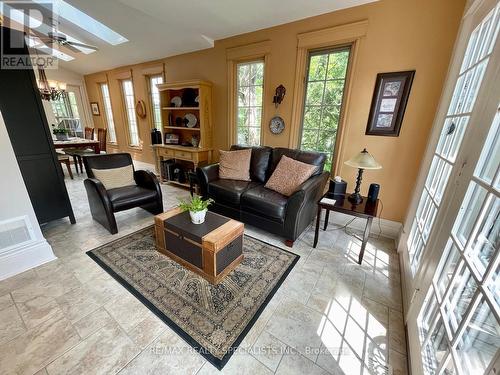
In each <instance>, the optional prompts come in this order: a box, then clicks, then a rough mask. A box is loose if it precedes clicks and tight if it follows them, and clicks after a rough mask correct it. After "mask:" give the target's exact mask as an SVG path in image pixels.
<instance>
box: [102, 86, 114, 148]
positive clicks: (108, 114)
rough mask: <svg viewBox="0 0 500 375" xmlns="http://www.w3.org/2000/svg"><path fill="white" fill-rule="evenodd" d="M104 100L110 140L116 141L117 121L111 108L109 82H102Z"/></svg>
mask: <svg viewBox="0 0 500 375" xmlns="http://www.w3.org/2000/svg"><path fill="white" fill-rule="evenodd" d="M100 87H101V94H102V101H103V103H104V115H105V117H106V123H107V129H108V140H109V142H111V143H116V131H115V121H114V119H113V110H112V108H111V98H110V96H109V87H108V84H107V83H101V84H100Z"/></svg>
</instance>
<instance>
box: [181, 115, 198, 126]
mask: <svg viewBox="0 0 500 375" xmlns="http://www.w3.org/2000/svg"><path fill="white" fill-rule="evenodd" d="M184 123H185V124H186V127H188V128H194V127H195V126H196V124H197V123H198V119H197V118H196V116H195V115H193V114H192V113H186V115H185V116H184Z"/></svg>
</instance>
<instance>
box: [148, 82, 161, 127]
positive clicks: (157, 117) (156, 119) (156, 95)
mask: <svg viewBox="0 0 500 375" xmlns="http://www.w3.org/2000/svg"><path fill="white" fill-rule="evenodd" d="M148 81H149V99H150V101H151V113H152V117H151V119H152V121H153V126H154V127H155V128H156V129H158V130H160V131H162V122H161V107H160V92H159V91H158V87H156V85H159V84H162V83H163V76H162V75H155V76H148Z"/></svg>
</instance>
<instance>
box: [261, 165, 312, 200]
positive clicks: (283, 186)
mask: <svg viewBox="0 0 500 375" xmlns="http://www.w3.org/2000/svg"><path fill="white" fill-rule="evenodd" d="M317 168H318V167H317V166H316V165H311V164H306V163H302V162H301V161H298V160H295V159H292V158H289V157H287V156H285V155H283V156H282V157H281V159H280V161H279V163H278V165H277V166H276V169H275V170H274V172H273V174H272V175H271V177H270V178H269V180H268V181H267V183H266V185H265V187H266V188H268V189H271V190H274V191H277V192H278V193H280V194H283V195H286V196H287V197H289V196H290V195H292V194H293V193H295V192H296V191H297V189H298V188H299V186H300V185H302V184H303V183H304V182H305V181H307V179H308V178H309V177H311V176H312V174H313V173H314V172H316V170H317Z"/></svg>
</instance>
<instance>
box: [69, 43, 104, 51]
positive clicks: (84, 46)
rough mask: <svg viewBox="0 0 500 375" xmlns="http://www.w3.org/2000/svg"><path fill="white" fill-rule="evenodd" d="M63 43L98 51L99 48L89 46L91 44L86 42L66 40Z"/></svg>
mask: <svg viewBox="0 0 500 375" xmlns="http://www.w3.org/2000/svg"><path fill="white" fill-rule="evenodd" d="M64 44H65V45H70V46H73V47H82V48H87V49H93V50H94V51H98V50H99V48H97V47H94V46H91V45H88V44H83V43H76V42H71V41H67V42H65V43H64Z"/></svg>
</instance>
